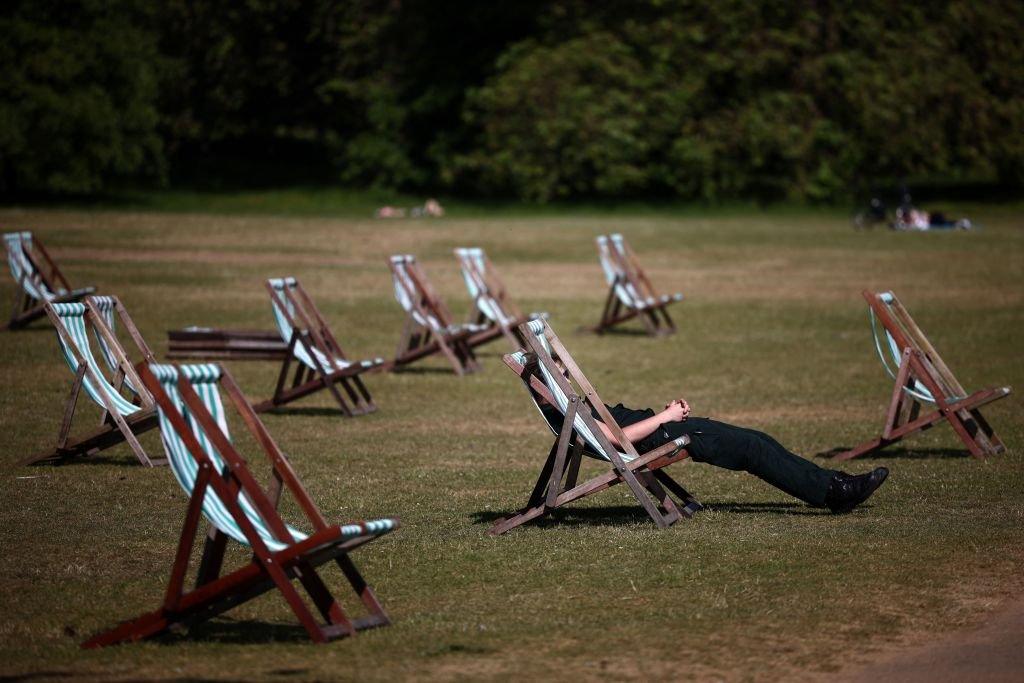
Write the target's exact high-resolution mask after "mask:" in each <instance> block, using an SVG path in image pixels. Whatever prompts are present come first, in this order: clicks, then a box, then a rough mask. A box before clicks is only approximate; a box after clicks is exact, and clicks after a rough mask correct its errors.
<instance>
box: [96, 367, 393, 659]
mask: <svg viewBox="0 0 1024 683" xmlns="http://www.w3.org/2000/svg"><path fill="white" fill-rule="evenodd" d="M138 372H139V374H140V375H141V376H142V381H143V382H144V384H145V386H146V387H147V388H148V389H149V391H150V392H151V393H152V395H153V398H154V399H155V400H156V402H157V403H158V404H159V406H160V409H161V410H162V411H163V412H164V415H165V416H166V418H167V419H168V420H169V421H170V423H171V424H172V425H173V427H174V430H175V431H176V432H177V435H178V436H179V437H181V439H182V441H183V442H184V443H185V445H186V447H187V449H188V452H189V454H190V455H191V456H192V458H194V459H195V461H196V463H197V464H198V467H199V470H198V473H197V477H196V481H195V486H194V488H193V490H192V492H191V495H190V498H189V503H188V508H187V511H186V514H185V523H184V526H183V528H182V532H181V537H180V539H179V541H178V549H177V552H176V553H175V558H174V564H173V565H172V568H171V576H170V580H169V581H168V585H167V590H166V591H165V593H164V598H163V602H162V603H161V605H160V607H159V608H158V609H157V610H155V611H153V612H150V613H147V614H143V615H142V616H140V617H137V618H135V619H132V620H130V621H127V622H124V623H122V624H120V625H119V626H117V627H115V628H113V629H111V630H109V631H106V632H104V633H100V634H98V635H96V636H94V637H92V638H90V639H89V640H87V641H85V642H84V643H82V647H83V648H97V647H104V646H106V645H113V644H116V643H120V642H125V641H137V640H142V639H145V638H152V637H154V636H157V635H160V634H162V633H166V632H167V631H169V630H171V629H173V628H176V627H180V626H189V625H191V624H195V623H198V622H202V621H206V620H208V619H210V618H212V617H214V616H216V615H218V614H221V613H223V612H225V611H227V610H229V609H231V608H232V607H234V606H236V605H238V604H240V603H242V602H246V601H248V600H251V599H252V598H255V597H257V596H259V595H262V594H263V593H265V592H267V591H269V590H272V589H274V588H276V589H277V590H278V591H280V593H281V595H282V597H283V598H284V599H285V602H287V604H288V606H289V607H290V608H291V610H292V612H293V613H294V614H295V616H296V617H297V619H298V620H299V623H300V624H301V625H302V626H303V628H304V629H305V630H306V632H307V633H308V634H309V637H310V640H312V641H313V642H314V643H326V642H328V641H330V640H333V639H335V638H340V637H344V636H350V635H354V634H355V633H356V632H357V631H361V630H364V629H368V628H375V627H379V626H386V625H388V624H390V623H391V621H390V619H389V618H388V616H387V613H386V612H385V611H384V608H383V607H382V606H381V604H380V601H379V600H378V599H377V596H376V594H375V593H374V591H373V588H371V587H370V585H369V584H368V583H367V582H366V581H365V580H364V579H363V577H362V575H361V574H360V572H359V570H358V569H357V568H356V566H355V564H354V563H353V562H352V559H351V558H350V557H349V556H348V554H349V553H350V552H351V551H353V550H355V549H356V548H358V547H359V546H361V545H364V544H366V543H368V542H369V541H372V540H373V539H374V538H376V535H372V534H369V533H367V530H366V525H365V524H364V523H359V524H360V526H361V527H362V533H361V534H359V535H357V536H353V537H350V538H347V539H346V538H345V537H344V535H343V534H342V531H341V530H342V526H341V525H328V524H327V522H326V520H325V519H324V517H323V515H322V514H321V512H320V510H319V508H318V507H317V506H316V504H315V503H314V502H313V500H312V498H310V496H309V494H308V493H307V491H306V489H305V487H303V485H302V483H301V482H300V481H299V478H298V476H297V475H296V474H295V471H294V470H293V469H292V466H291V463H290V462H289V461H288V458H287V457H286V456H285V455H284V453H282V452H281V449H280V448H279V447H278V446H277V443H276V442H275V441H274V439H273V437H272V436H271V435H270V432H268V431H267V429H266V427H265V426H264V425H263V422H262V421H261V420H260V419H259V416H258V415H257V414H256V411H254V410H253V409H252V407H251V406H250V405H249V403H248V402H247V401H246V399H245V396H244V395H243V394H242V391H241V390H240V389H239V388H238V385H237V384H236V383H235V381H234V379H233V378H232V377H231V375H230V374H229V373H228V372H227V370H224V369H223V368H222V375H221V379H220V386H221V388H223V389H224V391H225V393H226V394H227V395H228V397H229V398H230V400H231V403H232V404H233V405H234V407H235V409H236V410H237V411H238V414H239V415H240V416H241V418H242V420H243V422H244V423H245V425H246V427H247V428H248V429H249V431H250V432H251V433H252V435H253V436H254V437H255V439H256V441H257V442H258V443H259V444H260V447H261V449H262V450H263V452H264V454H265V455H266V456H267V459H268V460H269V461H270V466H271V469H272V481H271V485H270V490H268V491H264V489H263V488H262V487H261V486H260V484H259V482H258V481H257V480H256V479H255V477H253V475H252V473H251V472H250V471H249V466H248V463H247V462H246V460H245V459H244V458H243V457H242V455H241V454H240V453H239V452H238V451H237V450H236V449H235V447H234V445H232V442H231V440H230V439H229V438H228V437H227V436H226V435H225V434H224V432H223V431H221V429H220V427H219V426H218V424H217V422H216V421H215V420H214V418H213V416H212V415H210V413H209V411H208V410H207V409H206V406H205V405H204V404H203V401H202V399H201V398H199V395H198V394H196V392H195V390H194V389H193V387H192V385H191V383H190V382H189V380H188V379H186V378H185V377H183V376H181V377H179V379H178V382H177V386H178V390H179V392H180V393H181V397H182V399H183V401H184V403H185V404H186V406H187V407H188V410H189V411H190V413H191V415H192V416H193V417H194V418H195V419H196V420H197V422H198V423H199V424H200V426H201V428H202V429H203V431H204V432H205V433H206V435H207V437H208V438H209V439H210V441H211V442H212V444H213V446H214V447H215V448H216V449H217V452H218V453H220V455H221V457H222V458H223V459H224V462H225V467H224V469H223V471H217V468H216V467H215V466H214V463H213V461H212V460H211V459H210V457H209V456H208V455H207V453H206V451H205V450H203V447H202V446H201V445H200V444H199V442H198V441H197V439H196V436H195V435H194V434H193V432H192V429H191V428H190V427H189V425H188V423H187V422H186V421H185V418H184V417H183V416H182V414H181V413H180V412H178V410H177V408H176V407H175V406H174V404H173V402H172V401H171V399H170V398H169V397H168V396H167V394H166V392H165V391H164V389H163V387H162V386H160V382H159V380H157V378H156V377H155V376H154V375H153V373H152V372H151V371H150V370H149V368H148V367H146V366H145V365H144V364H142V363H140V364H139V366H138ZM208 489H212V491H213V492H215V493H216V495H217V496H218V497H219V498H220V499H221V501H223V502H224V504H225V506H226V507H227V509H228V511H229V512H230V513H231V516H232V518H233V519H234V521H235V522H236V523H237V524H238V526H239V527H240V528H241V529H242V531H243V533H244V534H245V537H246V539H247V540H248V541H249V543H250V546H251V548H252V552H253V555H252V560H251V561H250V562H249V563H248V564H246V565H244V566H242V567H241V568H239V569H236V570H235V571H233V572H231V573H229V574H225V575H223V576H222V575H221V569H222V566H223V560H224V553H225V549H226V547H227V542H228V540H230V539H229V537H228V536H227V535H226V534H224V533H223V532H222V531H220V530H219V529H216V527H212V525H211V529H210V531H209V533H208V534H207V536H206V541H205V545H204V548H203V554H202V559H201V561H200V563H199V567H198V569H197V572H196V586H195V588H193V589H192V590H187V589H186V588H185V580H186V576H187V574H188V570H189V564H190V556H191V554H192V548H193V546H194V545H195V539H196V533H197V531H198V530H199V524H200V522H201V520H202V517H203V511H202V503H203V499H204V496H205V495H206V492H207V490H208ZM285 490H287V491H288V492H290V493H291V495H292V497H293V498H294V499H295V502H296V503H297V504H298V507H299V509H301V510H302V512H303V513H304V514H305V516H306V519H307V520H308V521H309V523H310V525H311V526H312V527H313V533H312V534H311V535H310V536H309V537H308V538H306V539H305V540H303V541H299V542H295V541H294V540H293V539H292V538H291V536H290V534H289V532H288V529H287V526H286V524H285V522H284V520H283V519H282V518H281V516H280V515H279V514H278V512H277V508H278V503H279V501H280V496H281V493H282V492H283V491H285ZM243 495H244V496H245V497H246V498H248V500H249V501H250V503H251V504H252V506H253V507H254V508H255V509H256V510H258V512H259V514H260V515H261V516H262V517H263V519H264V521H265V522H266V523H267V525H268V527H269V528H270V531H271V532H272V533H273V535H274V537H275V539H276V540H278V541H281V542H282V543H287V544H288V546H287V547H286V548H284V549H282V550H277V551H271V550H270V549H269V548H268V547H267V545H266V544H265V543H264V542H263V539H262V538H261V537H260V535H259V533H258V532H257V531H256V529H255V528H254V527H253V525H252V522H251V521H250V520H249V518H248V517H247V516H246V514H245V512H244V511H243V510H242V508H241V507H240V505H239V498H240V497H241V496H243ZM396 528H397V520H396ZM327 562H334V563H335V564H337V566H338V567H339V569H340V570H341V571H342V573H343V575H344V576H345V579H346V580H347V582H348V583H349V585H350V586H351V587H352V590H353V591H354V592H355V593H356V594H357V595H358V596H359V599H360V601H361V602H362V603H363V605H364V607H365V608H366V610H367V616H364V617H361V618H358V619H352V618H350V617H349V616H348V614H347V613H346V612H345V610H344V608H343V607H342V606H341V604H340V603H339V602H338V601H337V599H336V598H335V597H334V595H333V594H332V593H331V591H330V589H329V588H328V587H327V584H326V583H325V582H324V580H323V579H322V578H321V576H320V575H319V574H318V573H317V569H316V568H317V567H319V566H321V565H323V564H324V563H327ZM294 579H298V580H299V582H300V583H301V584H302V586H303V588H304V589H305V591H306V593H307V595H308V596H309V598H310V600H311V602H312V603H313V605H314V606H315V608H316V609H317V611H319V613H320V615H321V616H322V617H323V619H324V620H325V622H326V623H320V622H319V621H318V620H317V618H316V617H315V616H314V614H313V612H312V611H311V610H310V608H309V606H308V605H307V603H306V601H305V600H303V598H302V596H301V595H300V594H299V592H298V590H297V589H296V587H295V585H294V584H293V583H292V581H293V580H294Z"/></svg>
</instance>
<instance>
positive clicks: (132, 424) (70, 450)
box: [20, 301, 166, 467]
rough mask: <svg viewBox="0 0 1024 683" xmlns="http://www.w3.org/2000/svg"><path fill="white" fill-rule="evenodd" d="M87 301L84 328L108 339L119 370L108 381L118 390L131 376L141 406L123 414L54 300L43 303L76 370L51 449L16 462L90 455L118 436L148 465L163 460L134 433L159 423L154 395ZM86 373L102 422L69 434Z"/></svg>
mask: <svg viewBox="0 0 1024 683" xmlns="http://www.w3.org/2000/svg"><path fill="white" fill-rule="evenodd" d="M118 304H119V305H118V308H119V315H120V316H121V319H122V321H124V322H125V327H126V328H127V329H128V330H129V334H131V336H132V339H133V340H135V341H136V343H137V344H139V350H140V352H141V353H142V354H143V356H144V357H145V358H147V359H149V358H152V352H151V351H149V347H148V346H147V345H146V343H145V341H144V340H143V339H142V335H140V334H139V331H138V329H137V328H136V327H135V324H134V322H132V320H131V317H130V316H128V314H127V311H126V310H125V309H124V306H123V305H120V302H118ZM85 307H86V311H85V314H84V322H85V326H86V334H89V333H90V332H92V333H93V334H98V335H102V337H103V339H104V340H105V341H106V342H107V345H108V347H109V348H110V351H111V353H112V354H113V355H114V357H115V358H116V360H117V370H116V371H115V372H114V378H113V381H112V382H110V385H111V386H113V387H114V389H115V390H116V391H121V390H122V387H123V386H124V383H125V378H127V379H129V380H130V381H131V383H132V386H134V387H137V388H138V389H139V392H140V393H138V394H136V395H135V396H134V399H133V402H134V403H135V404H136V405H139V406H141V408H140V410H138V411H137V412H135V413H132V414H131V415H122V414H121V412H120V411H119V410H118V409H117V406H116V405H115V404H114V401H113V397H112V396H110V394H109V392H108V390H107V382H106V379H105V378H104V377H102V376H99V375H98V374H97V373H96V372H95V371H94V370H93V368H92V367H91V366H90V365H89V363H88V362H87V361H86V358H85V356H84V354H83V353H82V351H81V349H79V347H78V344H77V343H76V342H75V340H74V339H73V338H72V337H71V335H70V333H69V332H68V330H67V328H66V327H65V326H64V322H63V321H62V320H61V319H60V316H59V315H57V313H56V312H55V311H54V310H53V307H52V304H50V303H47V304H46V306H45V311H46V315H47V316H49V318H50V321H51V322H52V323H53V326H54V329H55V330H56V331H57V334H58V335H59V336H60V338H61V339H62V340H64V342H65V343H66V344H67V346H68V348H69V349H70V350H71V353H72V355H73V356H74V357H75V362H76V363H77V366H78V370H77V371H76V372H75V378H74V380H73V381H72V383H71V391H70V392H69V394H68V397H67V399H66V400H65V403H64V418H63V419H62V420H61V424H60V429H59V431H58V432H57V443H56V445H55V446H54V448H52V449H50V450H46V451H43V452H42V453H39V454H37V455H34V456H32V457H30V458H27V459H26V460H23V461H22V462H21V463H20V464H22V465H33V464H36V463H41V462H56V461H63V460H67V459H68V458H73V457H79V456H85V455H92V454H94V453H97V452H99V451H101V450H104V449H106V448H110V447H111V446H114V445H117V444H119V443H121V442H122V441H125V442H127V443H128V446H129V447H130V448H131V449H132V453H134V454H135V457H136V458H137V459H138V461H139V462H140V463H141V464H143V465H146V466H147V467H153V466H155V465H163V464H166V460H164V459H160V458H150V457H149V456H148V455H147V454H146V451H145V449H144V448H143V447H142V444H140V443H139V440H138V438H137V437H138V435H139V434H142V433H144V432H147V431H149V430H150V429H153V428H154V427H156V426H157V415H156V410H155V405H154V404H153V399H152V397H151V396H149V395H148V394H147V393H146V392H145V390H144V389H142V382H141V380H140V379H139V377H138V375H137V374H136V371H135V368H134V367H133V366H132V364H131V361H130V360H129V359H128V356H127V354H126V353H125V351H124V348H123V347H122V346H121V343H120V342H119V341H118V339H117V336H116V335H115V334H114V333H113V332H112V331H111V330H110V328H109V327H107V325H106V323H105V322H104V321H103V317H102V315H100V313H99V312H98V311H97V310H96V309H95V308H93V306H91V305H90V304H89V303H88V301H87V302H86V303H85ZM147 352H148V353H149V355H148V356H146V353H147ZM61 353H63V351H61ZM94 360H95V357H94ZM86 378H88V379H89V381H90V382H91V383H92V385H93V386H94V387H96V389H97V392H98V393H99V394H100V397H101V399H102V401H103V406H102V416H101V417H100V427H99V429H97V430H95V431H92V432H89V433H87V434H86V435H84V436H77V437H73V438H72V437H71V426H72V423H73V422H74V416H75V411H76V408H77V405H78V397H79V395H80V394H81V392H82V390H83V388H84V382H85V380H86Z"/></svg>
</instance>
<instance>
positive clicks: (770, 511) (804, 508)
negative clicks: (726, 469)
mask: <svg viewBox="0 0 1024 683" xmlns="http://www.w3.org/2000/svg"><path fill="white" fill-rule="evenodd" d="M701 503H702V504H703V505H704V507H705V508H707V509H708V510H710V511H711V512H728V513H733V514H740V515H804V516H809V517H824V516H829V515H832V514H833V513H832V512H830V511H829V510H825V509H822V508H812V507H809V506H808V505H805V504H804V503H725V502H722V503H716V502H713V501H712V502H710V503H709V502H705V501H701Z"/></svg>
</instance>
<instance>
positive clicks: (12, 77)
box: [0, 0, 1024, 201]
mask: <svg viewBox="0 0 1024 683" xmlns="http://www.w3.org/2000/svg"><path fill="white" fill-rule="evenodd" d="M63 5H67V3H62V9H61V11H60V12H57V11H56V10H55V9H54V8H53V7H50V6H49V3H42V4H41V3H19V4H17V5H16V6H15V8H14V9H13V10H12V11H8V13H7V14H8V16H7V18H5V19H3V20H0V21H2V24H0V26H2V33H3V36H4V40H3V41H0V43H2V47H0V50H3V56H4V62H5V64H9V65H13V68H10V69H8V70H6V71H5V74H4V76H2V78H3V82H4V86H5V87H4V88H3V90H2V93H0V121H2V122H3V123H4V125H3V126H2V131H0V159H2V161H0V163H2V165H3V176H2V177H3V183H4V189H6V190H15V191H17V190H26V189H49V190H54V191H92V190H95V189H97V188H100V187H102V185H103V184H104V183H105V182H107V181H108V180H110V179H111V178H112V177H116V176H118V175H121V176H123V175H144V176H155V177H161V175H162V171H163V166H162V164H163V162H164V161H167V162H169V164H170V169H171V171H172V177H173V178H175V179H182V180H185V181H187V182H189V183H200V184H201V183H203V182H209V181H210V180H211V179H212V176H213V175H220V176H226V177H227V179H228V180H229V181H232V180H233V181H234V182H236V183H245V182H249V181H251V180H252V178H251V177H250V176H252V175H254V174H256V173H257V171H258V169H260V168H272V169H274V171H275V172H276V173H277V174H278V175H277V176H275V180H276V181H280V180H281V179H287V178H288V177H294V178H296V179H299V178H301V179H303V180H307V179H310V178H315V179H319V180H325V179H329V180H333V181H335V182H342V183H345V184H348V185H352V186H367V185H374V186H378V187H387V188H400V189H405V190H427V189H429V190H432V191H438V190H441V191H447V192H449V193H457V194H462V195H476V196H480V195H490V196H518V197H523V198H527V199H531V200H539V201H545V200H549V199H556V198H574V197H587V196H589V197H627V196H633V197H638V196H665V197H678V198H701V199H709V200H718V199H724V198H732V197H757V198H763V199H779V198H789V199H807V200H830V199H836V198H840V197H843V196H846V195H848V194H849V193H850V192H851V191H852V190H854V189H856V188H859V187H863V186H866V185H869V184H871V183H872V182H874V181H875V180H876V179H878V178H898V177H918V178H942V179H946V180H956V179H967V178H969V179H977V178H987V179H992V180H997V181H999V182H1002V183H1008V184H1015V185H1019V184H1020V183H1022V182H1024V136H1022V134H1021V131H1022V130H1024V95H1022V93H1024V45H1022V43H1021V41H1020V40H1019V34H1020V31H1021V29H1022V28H1024V5H1022V4H1021V3H1019V2H1013V1H1010V0H997V1H994V2H989V3H973V2H969V1H967V0H948V1H946V2H930V3H921V4H917V5H906V4H898V5H894V4H892V3H887V2H883V1H882V0H867V1H865V2H848V1H843V0H820V1H818V2H811V3H799V4H795V3H789V2H784V1H783V0H760V1H759V2H743V1H741V0H727V1H723V2H717V3H710V4H709V3H701V2H694V1H691V0H676V1H668V0H645V1H640V2H632V1H631V2H624V1H621V0H620V1H613V2H605V3H600V4H599V5H595V4H593V3H586V2H583V0H546V1H545V0H530V1H528V2H521V3H493V4H481V3H475V2H469V1H468V0H455V1H453V2H449V3H445V4H444V6H443V7H440V6H439V5H438V4H437V3H430V2H426V0H392V1H391V2H388V3H381V2H373V1H372V0H354V1H353V2H346V3H332V2H327V1H325V0H317V1H313V2H297V1H296V0H259V1H257V0H250V1H249V2H246V3H227V4H224V3H197V2H192V1H190V0H161V2H158V3H156V4H155V5H151V4H150V3H145V2H142V1H141V0H119V1H118V2H116V3H98V2H89V1H88V0H78V1H77V2H74V3H71V9H70V10H68V9H67V8H66V7H63ZM111 37H116V39H115V40H112V39H110V38H111ZM158 86H159V87H158ZM158 93H159V96H158ZM216 160H220V161H221V162H224V161H231V162H233V163H231V164H226V165H225V164H223V163H222V164H221V165H220V166H219V167H218V169H217V170H216V172H214V171H213V170H212V169H213V168H214V167H213V165H212V162H213V161H216ZM289 174H291V175H289Z"/></svg>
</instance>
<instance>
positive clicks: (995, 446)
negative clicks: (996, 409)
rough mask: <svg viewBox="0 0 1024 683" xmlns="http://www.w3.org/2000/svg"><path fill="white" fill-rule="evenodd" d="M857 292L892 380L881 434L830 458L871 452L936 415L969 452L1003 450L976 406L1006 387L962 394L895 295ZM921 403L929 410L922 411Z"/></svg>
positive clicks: (1004, 392) (1005, 393) (933, 421)
mask: <svg viewBox="0 0 1024 683" xmlns="http://www.w3.org/2000/svg"><path fill="white" fill-rule="evenodd" d="M863 296H864V298H865V299H866V300H867V302H868V313H869V315H870V318H871V331H872V334H873V335H874V341H875V351H877V352H878V357H879V359H880V360H881V361H882V366H883V367H884V368H885V371H886V372H887V373H888V374H889V376H890V377H892V378H893V380H895V384H894V385H893V390H892V398H891V399H890V401H889V409H888V411H887V412H886V416H885V424H884V425H883V427H882V434H881V436H879V437H878V438H876V439H872V440H871V441H868V442H867V443H864V444H861V445H860V446H857V447H856V448H854V449H852V450H849V451H845V452H842V453H838V454H837V455H835V456H834V457H835V459H837V460H849V459H851V458H856V457H858V456H861V455H865V454H867V453H871V452H874V451H877V450H878V449H880V448H884V447H886V446H888V445H889V444H892V443H895V442H897V441H899V440H900V439H903V438H904V437H906V436H909V435H911V434H913V433H915V432H919V431H924V430H926V429H930V428H931V427H934V426H935V425H936V424H938V423H940V422H941V421H942V420H946V421H948V422H949V424H950V425H951V426H952V427H953V430H954V431H955V432H956V434H957V436H959V437H960V439H961V440H962V441H963V442H964V444H965V445H966V446H967V449H968V450H969V451H970V452H971V455H973V456H975V457H979V458H980V457H984V456H986V455H995V454H997V453H1002V452H1003V451H1005V450H1006V447H1005V446H1004V445H1003V442H1002V441H1000V440H999V437H998V436H996V433H995V432H994V431H993V430H992V427H991V426H990V425H989V423H988V421H987V420H986V419H985V418H984V417H983V416H982V414H981V410H980V409H981V406H983V405H985V404H987V403H991V402H992V401H995V400H997V399H1000V398H1003V397H1004V396H1008V395H1009V394H1010V391H1011V390H1010V387H995V388H991V389H982V390H981V391H976V392H974V393H972V394H968V393H967V391H966V390H965V389H964V388H963V386H962V385H961V384H960V382H959V381H958V380H957V378H956V376H955V375H954V374H953V373H952V371H951V370H950V369H949V366H947V365H946V363H945V362H944V361H943V360H942V358H941V357H940V356H939V354H938V352H937V351H936V350H935V347H934V346H932V344H931V342H930V341H928V338H927V337H926V336H925V335H924V333H923V332H922V331H921V328H920V327H918V325H917V323H916V322H914V319H913V318H911V317H910V313H909V312H907V309H906V308H904V307H903V304H901V303H900V300H899V299H897V298H896V295H895V294H893V293H892V292H871V291H868V290H864V292H863ZM879 325H881V330H880V329H879ZM894 368H895V369H894ZM922 407H925V408H933V409H931V410H929V411H928V412H926V413H925V414H924V415H922V414H921V408H922Z"/></svg>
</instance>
